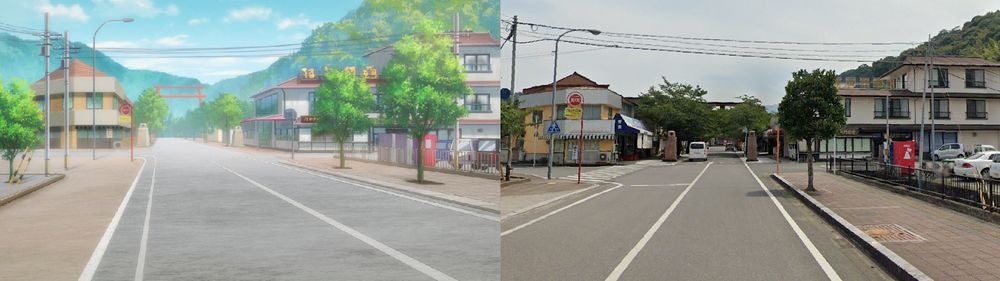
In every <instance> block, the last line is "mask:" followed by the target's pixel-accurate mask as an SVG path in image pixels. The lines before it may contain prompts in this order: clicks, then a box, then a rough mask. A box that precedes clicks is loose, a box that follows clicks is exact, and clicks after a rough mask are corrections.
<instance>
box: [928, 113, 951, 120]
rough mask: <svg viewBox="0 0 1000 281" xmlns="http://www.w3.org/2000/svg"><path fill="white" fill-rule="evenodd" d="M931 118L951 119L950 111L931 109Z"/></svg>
mask: <svg viewBox="0 0 1000 281" xmlns="http://www.w3.org/2000/svg"><path fill="white" fill-rule="evenodd" d="M931 118H932V119H951V112H949V111H932V112H931Z"/></svg>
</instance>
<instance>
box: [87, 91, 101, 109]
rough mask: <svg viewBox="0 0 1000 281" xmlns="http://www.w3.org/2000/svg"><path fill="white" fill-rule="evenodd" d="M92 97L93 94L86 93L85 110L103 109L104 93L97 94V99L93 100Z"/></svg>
mask: <svg viewBox="0 0 1000 281" xmlns="http://www.w3.org/2000/svg"><path fill="white" fill-rule="evenodd" d="M94 97H95V95H94V93H87V109H103V108H104V93H97V94H96V97H97V98H96V99H95V98H94Z"/></svg>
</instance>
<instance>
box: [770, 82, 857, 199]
mask: <svg viewBox="0 0 1000 281" xmlns="http://www.w3.org/2000/svg"><path fill="white" fill-rule="evenodd" d="M836 81H837V76H836V74H834V72H833V71H832V70H822V69H816V70H813V71H812V72H808V71H806V70H804V69H803V70H799V71H797V72H794V73H792V80H791V81H788V85H786V86H785V96H784V97H783V98H782V99H781V103H780V104H778V122H779V124H781V129H782V130H783V131H785V132H787V133H788V136H789V137H791V138H792V139H800V140H806V147H807V150H806V151H807V152H808V153H807V154H808V156H806V160H807V162H808V166H809V167H808V173H809V186H808V188H807V190H814V187H813V174H812V171H813V168H812V163H813V155H812V152H813V151H812V149H813V143H815V142H816V141H818V140H824V139H829V138H832V137H834V136H836V135H837V133H839V132H840V129H841V128H843V127H844V125H845V124H846V123H847V117H845V116H844V105H843V104H841V102H840V98H839V97H838V96H837V87H836V85H835V84H836Z"/></svg>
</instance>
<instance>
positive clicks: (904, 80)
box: [899, 73, 906, 89]
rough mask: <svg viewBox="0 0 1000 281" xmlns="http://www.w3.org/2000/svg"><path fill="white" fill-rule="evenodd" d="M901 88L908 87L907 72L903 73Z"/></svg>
mask: <svg viewBox="0 0 1000 281" xmlns="http://www.w3.org/2000/svg"><path fill="white" fill-rule="evenodd" d="M899 88H900V89H906V73H903V85H900V87H899Z"/></svg>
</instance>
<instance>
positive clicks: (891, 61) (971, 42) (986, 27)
mask: <svg viewBox="0 0 1000 281" xmlns="http://www.w3.org/2000/svg"><path fill="white" fill-rule="evenodd" d="M998 41H1000V10H998V11H993V12H989V13H986V14H984V15H979V16H975V17H973V18H972V20H970V21H968V22H966V23H965V24H963V25H962V26H961V27H955V28H952V29H946V30H941V31H940V32H938V34H937V35H935V36H933V37H932V38H931V43H932V44H933V46H934V55H935V56H964V57H982V58H986V59H989V60H993V61H1000V45H998V43H997V42H998ZM925 50H927V43H926V42H925V43H922V44H920V45H917V47H915V48H910V49H907V50H905V51H903V52H902V53H900V54H899V55H898V56H888V57H885V58H882V59H880V60H878V61H875V62H874V63H873V64H872V65H868V64H863V65H861V66H858V67H857V68H855V69H851V70H847V71H844V72H841V74H840V76H841V77H869V76H874V77H878V76H881V75H882V74H885V73H886V72H887V71H889V70H892V69H893V68H895V67H896V66H898V65H899V62H900V61H902V60H904V59H906V57H908V56H923V55H924V53H925ZM872 66H874V67H872Z"/></svg>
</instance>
